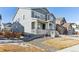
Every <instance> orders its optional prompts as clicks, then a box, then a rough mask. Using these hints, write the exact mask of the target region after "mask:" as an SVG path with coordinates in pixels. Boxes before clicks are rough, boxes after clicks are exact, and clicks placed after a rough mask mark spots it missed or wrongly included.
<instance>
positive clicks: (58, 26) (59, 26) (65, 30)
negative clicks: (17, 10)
mask: <svg viewBox="0 0 79 59" xmlns="http://www.w3.org/2000/svg"><path fill="white" fill-rule="evenodd" d="M56 31H58V32H59V34H67V29H66V28H65V27H63V26H61V25H59V24H56Z"/></svg>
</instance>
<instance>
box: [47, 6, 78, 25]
mask: <svg viewBox="0 0 79 59" xmlns="http://www.w3.org/2000/svg"><path fill="white" fill-rule="evenodd" d="M48 10H49V11H50V12H51V13H53V14H54V15H55V17H65V19H66V21H67V22H68V23H77V24H79V7H54V8H48Z"/></svg>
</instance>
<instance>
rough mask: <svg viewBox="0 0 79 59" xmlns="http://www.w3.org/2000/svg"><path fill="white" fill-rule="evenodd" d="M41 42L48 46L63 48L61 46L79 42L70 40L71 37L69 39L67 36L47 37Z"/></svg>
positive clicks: (78, 42) (65, 46)
mask: <svg viewBox="0 0 79 59" xmlns="http://www.w3.org/2000/svg"><path fill="white" fill-rule="evenodd" d="M42 43H43V44H45V45H48V46H49V47H55V48H57V49H63V48H67V47H70V46H74V45H77V44H79V40H72V39H69V38H68V37H62V38H55V39H49V40H46V41H44V42H42Z"/></svg>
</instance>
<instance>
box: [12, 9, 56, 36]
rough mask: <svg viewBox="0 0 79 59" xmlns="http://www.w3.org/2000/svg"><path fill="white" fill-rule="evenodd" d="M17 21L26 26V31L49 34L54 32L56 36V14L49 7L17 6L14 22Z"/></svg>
mask: <svg viewBox="0 0 79 59" xmlns="http://www.w3.org/2000/svg"><path fill="white" fill-rule="evenodd" d="M16 21H18V22H19V23H20V24H21V25H22V26H23V27H24V32H26V33H32V34H47V35H51V33H52V34H53V36H55V29H56V25H55V16H54V15H53V14H51V13H50V12H49V11H48V10H47V8H17V13H16V15H15V17H14V19H13V23H14V22H16ZM18 26H19V25H18ZM18 30H21V28H18Z"/></svg>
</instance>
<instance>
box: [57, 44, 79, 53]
mask: <svg viewBox="0 0 79 59" xmlns="http://www.w3.org/2000/svg"><path fill="white" fill-rule="evenodd" d="M57 52H79V45H75V46H72V47H69V48H65V49H62V50H59V51H57Z"/></svg>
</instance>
